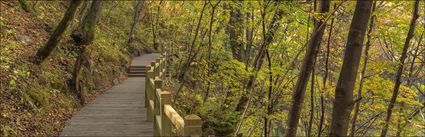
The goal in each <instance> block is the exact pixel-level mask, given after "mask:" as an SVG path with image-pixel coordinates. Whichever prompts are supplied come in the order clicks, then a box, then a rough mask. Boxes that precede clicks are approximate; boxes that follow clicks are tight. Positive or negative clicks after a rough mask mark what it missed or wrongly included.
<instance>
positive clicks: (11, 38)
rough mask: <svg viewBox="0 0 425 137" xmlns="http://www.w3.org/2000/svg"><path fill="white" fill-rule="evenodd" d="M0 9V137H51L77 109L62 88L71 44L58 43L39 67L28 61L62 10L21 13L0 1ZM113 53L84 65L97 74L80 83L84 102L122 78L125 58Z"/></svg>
mask: <svg viewBox="0 0 425 137" xmlns="http://www.w3.org/2000/svg"><path fill="white" fill-rule="evenodd" d="M0 9H1V16H0V34H1V51H0V53H1V54H0V78H1V79H0V87H1V90H0V114H1V115H0V123H1V125H0V126H1V127H0V136H57V135H58V134H59V132H60V131H61V130H62V128H63V127H64V123H65V122H66V120H67V119H69V118H71V117H72V115H73V114H74V113H75V112H76V111H78V110H79V109H80V107H81V105H79V103H78V102H79V101H78V99H77V97H76V95H74V94H73V93H72V92H71V90H70V89H69V87H68V83H69V79H70V78H71V73H72V70H73V65H72V64H74V62H75V55H73V54H74V52H73V49H72V44H71V42H70V40H69V38H64V39H63V40H62V42H61V43H60V44H59V48H58V49H56V50H55V51H54V53H53V55H52V56H51V57H50V58H48V59H47V60H46V61H45V62H44V63H43V64H41V65H35V64H34V63H32V59H33V58H34V55H35V53H36V51H37V49H38V48H40V47H41V46H42V45H43V44H44V43H45V42H46V41H47V39H48V37H49V34H50V32H51V31H53V28H54V26H55V25H56V24H57V22H58V20H57V18H60V16H62V13H63V12H62V11H65V9H66V7H64V6H63V5H61V4H60V3H58V4H57V5H50V6H49V5H39V6H38V11H34V12H25V11H23V10H22V9H21V8H20V6H19V5H18V4H17V2H10V1H1V2H0ZM55 11H56V13H55ZM75 26H76V25H75V24H71V27H70V28H69V29H68V31H69V30H71V29H72V27H75ZM111 31H113V30H111ZM68 33H69V32H68ZM65 35H69V34H65ZM96 44H97V43H96ZM97 45H101V44H97ZM70 47H71V48H70ZM99 52H100V51H99ZM111 52H115V50H113V51H111ZM119 53H120V52H116V53H115V54H117V55H114V56H115V57H117V58H112V59H110V58H103V59H94V58H95V57H92V59H91V61H92V62H91V64H88V65H90V66H91V67H94V68H98V69H96V71H95V72H88V73H84V75H90V76H93V77H90V79H89V78H88V79H83V82H84V83H86V85H87V86H86V87H84V90H85V91H86V93H87V95H86V102H89V101H91V100H92V99H94V98H95V97H96V96H97V95H99V94H101V93H102V92H103V91H105V90H107V89H109V88H111V87H112V86H113V85H115V84H118V83H119V82H120V81H122V80H123V79H125V78H126V77H125V67H126V66H128V62H129V61H128V60H129V59H130V57H129V56H128V55H122V54H121V53H120V54H119ZM98 54H100V53H98ZM118 54H119V55H118ZM117 60H118V61H117ZM105 66H108V67H105ZM102 67H103V68H104V69H101V68H102ZM96 76H97V77H96Z"/></svg>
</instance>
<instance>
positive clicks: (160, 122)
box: [145, 55, 202, 136]
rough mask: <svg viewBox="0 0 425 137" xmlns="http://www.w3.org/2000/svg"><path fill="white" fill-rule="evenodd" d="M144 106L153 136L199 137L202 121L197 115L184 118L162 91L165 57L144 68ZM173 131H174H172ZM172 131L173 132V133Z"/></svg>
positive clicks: (168, 95)
mask: <svg viewBox="0 0 425 137" xmlns="http://www.w3.org/2000/svg"><path fill="white" fill-rule="evenodd" d="M146 70H147V71H146V73H147V74H146V86H145V88H146V89H145V91H146V94H145V100H146V102H145V104H146V107H147V109H148V112H147V113H148V114H147V117H148V119H147V120H148V121H152V122H153V130H154V131H153V135H154V136H201V135H202V120H201V118H200V117H198V116H197V115H187V116H185V117H184V118H183V117H182V116H181V115H180V114H178V113H177V111H176V110H175V109H174V107H173V106H172V105H171V93H170V92H168V91H164V90H163V89H162V82H163V81H162V80H164V79H165V77H166V62H165V56H163V55H161V57H160V58H158V59H156V60H155V61H153V62H151V64H150V65H148V66H146ZM173 129H175V130H173ZM173 131H174V132H173Z"/></svg>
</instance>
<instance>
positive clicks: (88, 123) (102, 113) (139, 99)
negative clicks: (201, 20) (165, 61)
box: [60, 54, 159, 136]
mask: <svg viewBox="0 0 425 137" xmlns="http://www.w3.org/2000/svg"><path fill="white" fill-rule="evenodd" d="M158 57H159V54H147V55H144V56H141V57H136V58H134V59H133V61H132V66H145V65H148V64H150V62H151V61H153V60H155V59H156V58H158ZM145 84H146V82H145V78H142V77H134V78H128V79H127V80H125V81H123V82H122V83H121V84H119V85H115V86H114V87H112V88H111V89H109V90H108V91H106V92H104V93H103V94H102V95H99V96H98V97H97V98H96V99H95V100H94V101H92V102H90V103H88V104H87V105H86V106H85V107H84V108H82V109H81V110H80V111H79V112H77V113H76V114H75V115H74V117H72V118H71V119H70V120H68V121H67V123H66V125H65V128H64V129H63V131H62V132H61V133H60V136H152V135H153V134H152V132H153V124H152V122H148V121H147V120H146V119H147V114H146V112H147V109H146V108H145V107H144V106H145V93H144V92H145V91H144V90H145Z"/></svg>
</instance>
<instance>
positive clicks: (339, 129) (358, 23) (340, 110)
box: [329, 1, 373, 136]
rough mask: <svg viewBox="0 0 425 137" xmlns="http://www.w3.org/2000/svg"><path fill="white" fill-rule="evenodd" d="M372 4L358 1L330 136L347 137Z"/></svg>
mask: <svg viewBox="0 0 425 137" xmlns="http://www.w3.org/2000/svg"><path fill="white" fill-rule="evenodd" d="M372 3H373V1H357V4H356V9H355V11H354V17H353V19H352V22H351V27H350V31H349V33H348V38H347V44H346V47H345V53H344V59H343V63H342V68H341V72H340V75H339V79H338V84H337V85H336V90H335V100H334V104H333V105H334V107H333V112H332V122H331V127H330V129H331V130H330V134H329V135H330V136H347V130H348V123H349V118H350V113H351V110H352V108H353V105H354V104H353V103H354V102H353V89H354V84H355V83H356V75H357V70H358V66H359V63H360V58H361V54H362V48H363V41H364V37H365V33H366V29H367V26H368V22H369V17H370V14H371V8H372Z"/></svg>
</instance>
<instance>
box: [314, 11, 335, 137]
mask: <svg viewBox="0 0 425 137" xmlns="http://www.w3.org/2000/svg"><path fill="white" fill-rule="evenodd" d="M333 7H334V10H335V9H336V4H334V6H333ZM333 16H335V15H333ZM334 21H335V18H332V19H331V24H330V26H329V34H328V40H327V41H328V43H327V44H326V57H325V72H324V76H323V87H324V88H323V90H326V82H327V80H328V74H329V55H330V48H331V37H332V29H333V24H334ZM324 121H325V97H324V96H323V93H321V94H320V119H319V125H318V128H317V132H318V133H317V136H318V137H321V136H322V129H323V123H324Z"/></svg>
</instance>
